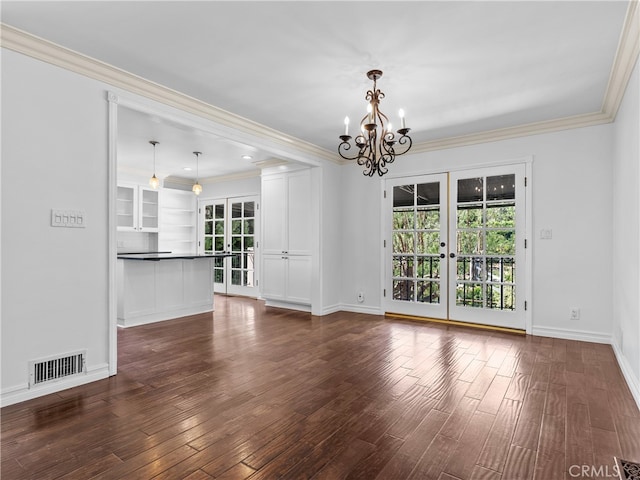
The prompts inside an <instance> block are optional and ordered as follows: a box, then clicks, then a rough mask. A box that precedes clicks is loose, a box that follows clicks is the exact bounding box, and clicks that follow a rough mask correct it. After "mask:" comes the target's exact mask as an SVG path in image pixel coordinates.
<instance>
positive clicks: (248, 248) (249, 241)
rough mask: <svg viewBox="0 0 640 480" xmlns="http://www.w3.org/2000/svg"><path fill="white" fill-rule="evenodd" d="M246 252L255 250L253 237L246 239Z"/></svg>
mask: <svg viewBox="0 0 640 480" xmlns="http://www.w3.org/2000/svg"><path fill="white" fill-rule="evenodd" d="M244 250H245V251H252V250H253V237H244Z"/></svg>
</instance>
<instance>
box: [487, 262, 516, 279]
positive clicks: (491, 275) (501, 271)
mask: <svg viewBox="0 0 640 480" xmlns="http://www.w3.org/2000/svg"><path fill="white" fill-rule="evenodd" d="M515 273H516V269H515V260H514V259H513V258H495V257H488V258H487V277H488V278H487V280H488V281H490V282H507V283H514V282H515V280H516V276H515Z"/></svg>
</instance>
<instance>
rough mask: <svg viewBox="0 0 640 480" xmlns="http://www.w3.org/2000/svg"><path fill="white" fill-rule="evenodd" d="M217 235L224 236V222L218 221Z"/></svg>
mask: <svg viewBox="0 0 640 480" xmlns="http://www.w3.org/2000/svg"><path fill="white" fill-rule="evenodd" d="M216 235H224V221H222V220H216Z"/></svg>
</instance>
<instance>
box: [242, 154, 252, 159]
mask: <svg viewBox="0 0 640 480" xmlns="http://www.w3.org/2000/svg"><path fill="white" fill-rule="evenodd" d="M241 158H242V159H243V160H251V159H252V158H253V157H252V156H251V155H242V157H241Z"/></svg>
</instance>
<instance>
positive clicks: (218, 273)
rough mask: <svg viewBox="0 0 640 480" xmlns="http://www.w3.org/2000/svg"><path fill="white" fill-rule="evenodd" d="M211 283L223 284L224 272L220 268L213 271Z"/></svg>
mask: <svg viewBox="0 0 640 480" xmlns="http://www.w3.org/2000/svg"><path fill="white" fill-rule="evenodd" d="M213 276H214V278H213V281H214V282H216V283H224V270H223V269H221V268H216V269H214V270H213Z"/></svg>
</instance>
